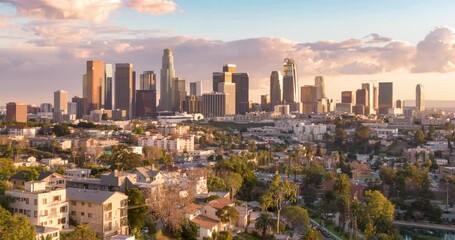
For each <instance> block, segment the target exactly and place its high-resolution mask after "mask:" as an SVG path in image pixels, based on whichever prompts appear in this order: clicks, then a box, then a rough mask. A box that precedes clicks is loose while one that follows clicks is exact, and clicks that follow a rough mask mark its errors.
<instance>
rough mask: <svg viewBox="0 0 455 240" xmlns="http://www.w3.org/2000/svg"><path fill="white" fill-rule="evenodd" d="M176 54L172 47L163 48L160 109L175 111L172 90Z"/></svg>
mask: <svg viewBox="0 0 455 240" xmlns="http://www.w3.org/2000/svg"><path fill="white" fill-rule="evenodd" d="M174 78H175V69H174V55H173V54H172V49H170V48H167V49H164V50H163V58H162V66H161V76H160V104H159V107H158V108H159V110H160V111H173V107H174V106H175V105H174V102H173V101H174V99H173V96H174V95H173V94H172V91H173V89H174V86H173V84H174Z"/></svg>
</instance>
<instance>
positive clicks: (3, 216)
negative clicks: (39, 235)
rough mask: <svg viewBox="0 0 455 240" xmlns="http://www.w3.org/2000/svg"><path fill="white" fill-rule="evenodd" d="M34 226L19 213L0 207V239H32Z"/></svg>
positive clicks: (33, 237)
mask: <svg viewBox="0 0 455 240" xmlns="http://www.w3.org/2000/svg"><path fill="white" fill-rule="evenodd" d="M34 239H35V227H34V226H33V225H32V224H31V223H30V221H29V220H28V219H27V218H26V217H24V216H20V215H12V214H11V213H10V212H9V211H8V210H6V209H4V208H3V207H0V240H34Z"/></svg>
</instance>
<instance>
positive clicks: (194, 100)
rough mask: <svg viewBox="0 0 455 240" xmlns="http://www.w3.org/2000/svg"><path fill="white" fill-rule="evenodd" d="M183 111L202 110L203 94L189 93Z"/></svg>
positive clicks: (198, 111)
mask: <svg viewBox="0 0 455 240" xmlns="http://www.w3.org/2000/svg"><path fill="white" fill-rule="evenodd" d="M183 111H184V112H187V113H189V114H191V113H201V112H202V96H196V95H189V96H186V97H185V100H184V101H183Z"/></svg>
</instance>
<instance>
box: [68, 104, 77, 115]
mask: <svg viewBox="0 0 455 240" xmlns="http://www.w3.org/2000/svg"><path fill="white" fill-rule="evenodd" d="M67 106H68V113H67V114H68V115H74V116H77V103H75V102H72V101H71V102H68V104H67Z"/></svg>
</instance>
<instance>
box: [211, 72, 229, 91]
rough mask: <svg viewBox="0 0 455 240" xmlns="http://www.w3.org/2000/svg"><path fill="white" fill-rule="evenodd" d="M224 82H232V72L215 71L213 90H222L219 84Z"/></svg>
mask: <svg viewBox="0 0 455 240" xmlns="http://www.w3.org/2000/svg"><path fill="white" fill-rule="evenodd" d="M222 82H227V83H231V82H232V73H231V72H214V73H213V91H214V92H220V90H219V89H218V84H219V83H222Z"/></svg>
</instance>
